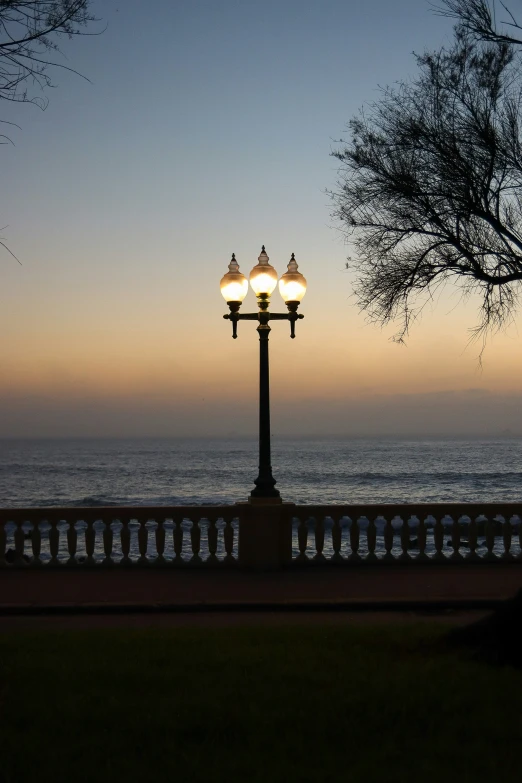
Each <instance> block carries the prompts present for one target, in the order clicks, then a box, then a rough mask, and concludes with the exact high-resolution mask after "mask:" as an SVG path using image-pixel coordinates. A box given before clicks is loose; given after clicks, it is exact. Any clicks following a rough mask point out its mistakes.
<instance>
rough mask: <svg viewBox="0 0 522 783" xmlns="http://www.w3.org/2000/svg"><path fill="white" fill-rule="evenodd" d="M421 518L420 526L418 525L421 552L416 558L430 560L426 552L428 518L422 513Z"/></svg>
mask: <svg viewBox="0 0 522 783" xmlns="http://www.w3.org/2000/svg"><path fill="white" fill-rule="evenodd" d="M418 520H419V526H418V527H417V544H418V548H419V554H418V555H417V557H416V558H415V560H416V561H417V560H429V557H428V555H427V554H426V540H427V530H426V520H425V519H424V517H423V516H422V514H421V515H420V516H419V517H418Z"/></svg>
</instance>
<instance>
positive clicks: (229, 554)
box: [223, 519, 236, 563]
mask: <svg viewBox="0 0 522 783" xmlns="http://www.w3.org/2000/svg"><path fill="white" fill-rule="evenodd" d="M223 540H224V543H225V552H226V555H225V559H224V560H223V562H224V563H235V562H236V558H235V557H234V555H233V551H234V528H233V527H232V520H231V519H225V529H224V530H223Z"/></svg>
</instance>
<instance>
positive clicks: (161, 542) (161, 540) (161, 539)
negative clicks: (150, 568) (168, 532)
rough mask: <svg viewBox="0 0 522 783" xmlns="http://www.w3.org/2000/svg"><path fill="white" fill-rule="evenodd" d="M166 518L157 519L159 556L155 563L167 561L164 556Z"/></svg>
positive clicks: (162, 563) (157, 549) (161, 563)
mask: <svg viewBox="0 0 522 783" xmlns="http://www.w3.org/2000/svg"><path fill="white" fill-rule="evenodd" d="M165 521H166V520H165V519H157V520H156V552H157V553H158V557H157V558H156V562H155V565H164V564H165V563H166V562H167V561H166V560H165V557H164V552H165V527H164V525H165Z"/></svg>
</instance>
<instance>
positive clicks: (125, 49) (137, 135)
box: [0, 0, 522, 437]
mask: <svg viewBox="0 0 522 783" xmlns="http://www.w3.org/2000/svg"><path fill="white" fill-rule="evenodd" d="M93 10H94V13H95V14H96V15H97V16H98V17H99V18H100V22H99V23H97V24H96V25H94V27H93V28H91V29H92V30H94V31H100V33H101V34H100V35H95V36H86V37H82V38H76V39H74V40H73V41H71V42H69V41H66V42H65V43H64V44H63V51H64V58H63V60H61V61H62V62H63V63H64V64H66V65H67V66H68V67H70V68H74V69H75V70H77V71H78V72H80V73H81V74H83V75H84V76H85V77H87V78H88V80H89V81H87V80H86V79H82V78H81V77H80V76H77V75H75V74H73V73H70V72H67V71H65V70H61V71H54V73H53V78H54V83H55V85H56V87H55V88H53V89H52V90H50V91H48V92H47V96H48V97H49V105H48V107H47V109H46V110H45V111H40V110H39V109H38V108H36V107H34V106H29V105H19V106H13V105H12V104H8V105H4V106H2V115H1V116H2V118H3V119H4V120H8V121H10V122H13V123H17V124H18V125H19V128H16V127H13V126H10V127H9V136H10V138H11V140H12V142H13V143H12V144H9V145H4V146H2V151H1V153H0V154H1V156H2V165H3V182H4V184H5V183H7V187H4V188H2V192H1V193H0V220H1V222H0V226H6V228H4V229H3V231H2V236H3V238H4V240H5V241H6V242H7V243H8V245H9V247H10V248H11V249H12V250H13V252H14V253H16V255H17V257H18V258H19V259H20V261H21V262H22V265H21V266H20V265H19V264H18V263H17V262H16V261H15V260H14V259H12V258H11V257H10V256H9V255H8V254H7V253H6V252H2V253H0V437H66V436H75V437H76V436H110V437H131V436H144V437H149V436H150V437H158V436H183V437H186V436H191V435H194V436H213V437H229V436H243V435H253V434H255V433H256V428H257V405H258V399H257V395H258V340H257V334H256V332H255V324H253V323H250V322H245V323H240V324H239V337H238V339H237V340H232V339H231V327H230V324H229V323H228V322H226V321H224V320H223V319H222V316H223V314H224V313H225V312H226V310H227V308H226V305H225V303H224V301H223V299H222V298H221V295H220V292H219V281H220V278H221V276H222V275H223V274H224V273H225V272H226V270H227V265H228V262H229V260H230V256H231V253H232V252H235V254H236V257H237V260H238V262H239V264H240V267H241V270H242V271H243V272H244V273H245V274H247V276H248V273H249V271H250V269H251V268H252V267H253V266H254V265H255V264H256V263H257V256H258V255H259V252H260V249H261V245H262V244H265V245H266V249H267V252H268V255H269V257H270V261H271V263H272V264H273V265H274V266H275V268H276V269H277V271H278V272H279V274H282V273H283V272H284V271H285V269H286V265H287V263H288V260H289V258H290V254H291V253H292V252H294V253H295V254H296V259H297V261H298V263H299V265H300V271H301V272H302V273H303V274H304V275H305V277H306V278H307V280H308V292H307V294H306V297H305V299H304V301H303V304H302V306H301V312H302V313H303V314H304V316H305V318H304V319H303V320H302V321H300V322H299V323H298V324H297V337H296V339H295V340H290V339H289V328H288V324H286V323H285V322H279V323H278V322H276V323H274V324H273V330H272V334H271V340H270V352H271V359H270V361H271V365H270V371H271V408H272V431H273V434H274V436H275V437H277V436H281V437H282V436H286V435H301V436H308V435H314V436H317V435H327V436H329V435H336V436H352V435H355V436H366V435H371V436H380V435H386V436H388V435H392V436H393V435H399V436H407V437H410V436H425V435H448V434H455V435H466V436H468V435H477V436H483V435H487V436H499V435H522V422H521V417H520V410H521V402H522V372H521V363H520V348H521V336H520V328H519V327H520V324H521V320H520V318H518V319H516V321H515V323H514V324H513V325H512V326H511V327H510V328H509V329H508V330H507V332H505V333H501V334H497V335H495V336H494V337H492V338H491V340H490V341H489V343H488V346H487V349H486V352H485V354H484V356H483V365H482V367H480V365H479V362H478V358H477V357H478V354H479V351H480V345H477V344H470V332H469V329H470V328H471V327H473V326H475V325H476V323H477V319H478V316H477V302H476V301H474V300H473V299H472V300H469V301H467V302H463V301H462V300H461V296H460V292H459V289H458V288H457V287H456V286H455V287H448V288H447V289H446V290H445V291H444V292H443V293H442V294H441V295H440V296H439V297H438V299H437V300H436V301H434V302H433V305H431V306H430V307H429V308H427V309H426V310H425V311H424V313H423V316H422V318H421V320H420V321H418V322H417V323H416V324H415V325H414V326H413V328H412V331H411V334H410V337H409V339H408V341H407V345H406V346H402V345H397V344H396V343H394V342H392V341H391V337H392V336H393V334H394V331H395V330H394V327H393V326H391V327H386V328H384V329H383V328H380V327H379V326H375V325H372V324H369V323H368V322H367V319H366V317H365V314H364V313H360V312H359V311H358V308H357V305H356V302H355V301H354V298H353V289H352V285H353V280H352V278H351V277H350V274H349V273H347V272H346V270H345V268H344V267H345V260H346V257H347V256H348V255H350V253H351V250H350V248H349V246H347V244H346V241H345V239H344V237H343V234H342V231H340V230H339V226H338V225H336V224H335V223H334V221H333V219H332V217H331V211H332V206H331V202H330V201H329V198H328V196H327V194H326V191H327V190H328V189H331V188H334V187H335V184H336V181H337V166H336V161H335V159H334V158H332V157H331V155H330V153H331V151H332V150H333V149H335V146H336V144H335V142H336V140H338V139H339V138H341V137H342V136H343V134H344V132H345V129H346V125H347V123H348V121H349V120H350V118H351V117H353V116H354V115H355V114H356V113H357V112H358V110H359V109H360V107H362V106H364V105H365V104H368V103H370V102H371V101H373V100H376V99H378V96H379V85H381V86H384V85H386V84H393V83H394V82H395V81H397V80H400V79H404V78H407V77H408V76H411V75H413V74H414V73H415V70H416V66H415V62H414V58H413V55H412V52H413V51H417V52H421V51H423V50H424V49H425V48H437V47H439V46H440V45H442V44H444V43H448V42H449V40H450V38H451V22H450V21H449V20H447V19H443V18H440V17H437V16H435V15H434V14H433V13H432V12H431V11H430V5H429V3H428V2H427V0H426V2H425V0H394V2H389V0H364V2H363V1H362V0H361V2H359V0H308V1H306V0H274V1H273V0H266V1H265V2H263V3H259V2H257V1H256V2H254V1H251V0H235V1H234V0H206V1H203V0H186V1H184V2H181V0H103V2H102V0H99V1H98V2H95V3H94V4H93ZM278 300H279V301H278ZM255 307H256V305H255V297H254V295H253V293H252V292H250V293H249V295H248V297H247V299H246V300H245V303H244V305H243V311H248V310H255ZM272 309H274V310H281V311H284V309H285V308H284V305H283V303H282V301H281V300H280V298H279V295H278V294H277V293H276V294H274V297H273V304H272Z"/></svg>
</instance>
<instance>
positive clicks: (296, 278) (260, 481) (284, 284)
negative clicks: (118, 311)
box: [221, 245, 306, 503]
mask: <svg viewBox="0 0 522 783" xmlns="http://www.w3.org/2000/svg"><path fill="white" fill-rule="evenodd" d="M257 260H258V263H257V265H256V266H255V267H254V268H253V269H252V271H251V272H250V285H251V286H252V289H253V291H254V293H255V295H256V297H257V305H258V308H259V310H258V312H257V313H240V312H239V308H240V307H241V303H242V301H243V299H244V298H245V296H246V295H247V292H248V280H247V279H246V277H245V276H244V275H243V274H241V272H240V271H239V265H238V263H237V261H236V257H235V255H234V253H233V254H232V260H231V262H230V264H229V265H228V272H227V273H226V274H225V275H224V276H223V278H222V279H221V293H222V294H223V297H224V299H225V301H226V303H227V304H228V307H229V309H230V313H227V314H226V315H224V316H223V318H227V319H228V320H230V321H232V337H233V338H234V339H236V337H237V323H238V321H258V327H257V332H258V334H259V474H258V476H257V478H256V480H255V481H254V484H255V485H256V486H255V489H253V490H252V492H251V493H250V497H251V498H254V499H256V498H269V499H271V500H272V502H276V503H277V502H278V499H279V502H280V495H279V490H277V489H276V488H275V485H276V480H275V479H274V477H273V475H272V464H271V458H270V382H269V381H270V377H269V365H268V338H269V335H270V331H271V330H270V325H269V321H282V320H286V321H290V337H292V338H294V337H295V322H296V321H297V320H298V319H299V318H304V316H303V315H301V314H300V313H299V314H298V312H297V308H298V307H299V303H300V301H301V299H302V298H303V296H304V295H305V293H306V280H305V278H304V277H303V275H302V274H301V273H300V272H298V271H297V262H296V260H295V257H294V254H293V253H292V257H291V259H290V262H289V264H288V269H287V271H286V272H285V274H284V275H282V277H281V279H280V280H279V292H280V294H281V296H282V297H283V300H284V302H285V304H286V306H287V308H288V312H287V313H271V312H270V311H269V309H268V308H269V306H270V295H271V294H272V293H273V291H274V289H275V287H276V286H277V272H276V270H275V269H274V267H273V266H272V265H271V264H270V263H269V258H268V256H267V254H266V251H265V246H264V245H263V247H262V249H261V255H260V256H259V258H258V259H257Z"/></svg>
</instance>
